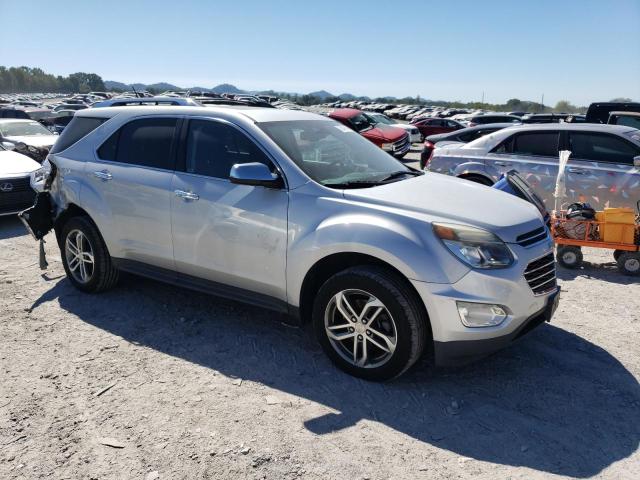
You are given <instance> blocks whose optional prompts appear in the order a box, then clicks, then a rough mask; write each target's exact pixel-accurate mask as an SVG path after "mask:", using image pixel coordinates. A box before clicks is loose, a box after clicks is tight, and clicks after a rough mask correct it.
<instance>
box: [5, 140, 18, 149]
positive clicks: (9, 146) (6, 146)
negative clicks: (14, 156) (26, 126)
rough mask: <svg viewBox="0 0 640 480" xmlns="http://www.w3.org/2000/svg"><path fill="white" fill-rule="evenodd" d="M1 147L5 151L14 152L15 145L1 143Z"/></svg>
mask: <svg viewBox="0 0 640 480" xmlns="http://www.w3.org/2000/svg"><path fill="white" fill-rule="evenodd" d="M2 146H3V147H4V148H5V150H15V149H16V144H15V143H12V142H2Z"/></svg>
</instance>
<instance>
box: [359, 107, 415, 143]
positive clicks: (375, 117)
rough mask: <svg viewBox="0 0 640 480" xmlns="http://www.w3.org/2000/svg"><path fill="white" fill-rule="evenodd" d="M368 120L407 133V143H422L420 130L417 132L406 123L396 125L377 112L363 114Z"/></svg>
mask: <svg viewBox="0 0 640 480" xmlns="http://www.w3.org/2000/svg"><path fill="white" fill-rule="evenodd" d="M364 113H365V114H366V115H367V116H368V117H369V118H371V119H372V120H373V121H374V122H375V123H384V124H385V125H391V126H392V127H398V128H401V129H402V130H404V131H405V132H407V134H408V135H409V142H411V143H419V142H421V141H422V135H421V134H420V130H418V129H417V128H416V127H415V126H414V125H409V124H407V123H398V122H394V121H393V120H391V119H390V118H389V117H387V116H386V115H384V114H382V113H377V112H364Z"/></svg>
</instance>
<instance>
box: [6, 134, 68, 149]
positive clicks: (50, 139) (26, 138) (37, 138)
mask: <svg viewBox="0 0 640 480" xmlns="http://www.w3.org/2000/svg"><path fill="white" fill-rule="evenodd" d="M4 138H6V139H7V140H11V141H12V142H22V143H26V144H27V145H31V146H33V147H48V148H51V147H52V146H53V144H54V143H56V140H57V139H58V135H12V136H9V137H4Z"/></svg>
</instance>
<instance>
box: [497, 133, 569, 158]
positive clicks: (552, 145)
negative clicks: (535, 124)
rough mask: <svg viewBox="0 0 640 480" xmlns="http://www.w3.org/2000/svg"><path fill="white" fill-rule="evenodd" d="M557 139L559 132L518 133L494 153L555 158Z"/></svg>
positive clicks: (556, 154)
mask: <svg viewBox="0 0 640 480" xmlns="http://www.w3.org/2000/svg"><path fill="white" fill-rule="evenodd" d="M559 138H560V134H559V132H527V133H518V134H515V135H512V136H511V137H509V138H508V139H506V140H505V141H504V142H502V143H501V144H500V145H499V146H498V147H497V148H496V149H495V150H494V152H495V153H508V154H513V155H526V156H534V157H557V156H558V140H559Z"/></svg>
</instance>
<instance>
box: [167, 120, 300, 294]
mask: <svg viewBox="0 0 640 480" xmlns="http://www.w3.org/2000/svg"><path fill="white" fill-rule="evenodd" d="M187 128H188V130H187V134H186V139H185V142H186V145H185V146H184V148H183V151H184V165H183V168H182V171H176V173H175V175H174V179H173V185H172V191H173V192H174V194H173V197H172V200H171V216H172V224H173V247H174V258H175V262H176V268H177V270H178V272H180V273H182V274H184V275H187V276H189V277H197V278H198V279H205V280H209V281H212V282H216V283H218V284H222V285H225V286H232V287H237V288H238V289H242V290H244V291H247V292H256V293H259V294H263V295H266V296H269V297H275V298H277V299H278V300H285V299H286V283H285V268H286V252H287V208H288V201H289V196H288V192H287V191H286V189H271V188H266V187H259V186H248V185H236V184H233V183H231V182H230V181H229V172H230V170H231V167H232V166H233V165H234V164H237V163H249V162H261V163H265V164H266V165H268V166H269V167H270V168H272V169H273V168H274V166H273V163H272V162H271V160H270V159H269V158H268V157H267V155H266V154H265V153H264V151H263V150H262V149H261V148H260V147H258V145H257V144H256V143H255V142H254V141H253V140H252V139H250V138H249V137H248V136H247V135H246V134H245V133H244V132H242V131H241V130H240V129H239V128H238V127H236V126H234V125H232V124H230V123H228V122H225V121H222V120H220V121H218V120H212V119H191V120H190V121H189V124H188V127H187Z"/></svg>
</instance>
